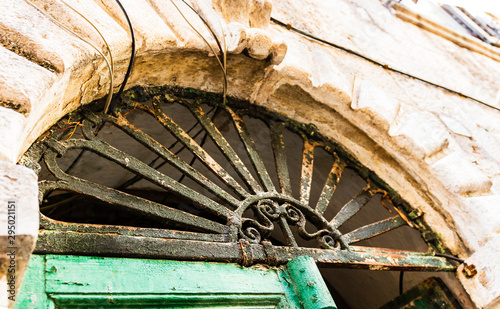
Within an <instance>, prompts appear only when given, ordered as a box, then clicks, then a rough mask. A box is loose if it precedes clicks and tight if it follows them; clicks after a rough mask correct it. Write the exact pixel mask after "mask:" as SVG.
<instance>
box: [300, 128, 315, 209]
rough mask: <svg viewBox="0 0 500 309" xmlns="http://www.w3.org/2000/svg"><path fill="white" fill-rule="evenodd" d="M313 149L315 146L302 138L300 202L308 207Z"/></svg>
mask: <svg viewBox="0 0 500 309" xmlns="http://www.w3.org/2000/svg"><path fill="white" fill-rule="evenodd" d="M314 147H315V145H314V144H313V143H310V142H309V141H308V140H307V139H305V137H304V147H303V150H302V171H301V175H300V202H301V203H302V204H304V205H309V197H310V195H311V185H312V178H313V163H314Z"/></svg>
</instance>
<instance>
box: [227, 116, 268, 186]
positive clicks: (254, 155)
mask: <svg viewBox="0 0 500 309" xmlns="http://www.w3.org/2000/svg"><path fill="white" fill-rule="evenodd" d="M226 110H227V111H228V113H229V114H230V115H231V117H232V118H233V123H234V125H235V127H236V130H237V131H238V134H239V136H240V138H241V141H242V142H243V143H244V144H245V148H246V150H247V153H248V156H249V158H250V160H251V161H252V165H253V167H254V168H255V170H256V171H257V175H258V176H259V179H260V181H261V182H262V183H263V184H264V187H265V189H266V191H268V192H272V191H276V188H275V187H274V184H273V181H272V180H271V177H269V173H268V172H267V169H266V166H265V164H264V161H262V158H261V157H260V154H259V151H258V149H257V146H256V145H255V142H254V140H253V139H252V136H251V135H250V132H248V129H247V127H246V125H245V122H244V121H243V119H242V118H241V117H240V115H238V114H237V113H235V112H234V111H233V110H232V109H230V108H226Z"/></svg>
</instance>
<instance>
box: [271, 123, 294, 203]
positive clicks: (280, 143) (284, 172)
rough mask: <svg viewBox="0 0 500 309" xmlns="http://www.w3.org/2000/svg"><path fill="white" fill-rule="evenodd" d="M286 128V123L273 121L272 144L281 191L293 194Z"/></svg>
mask: <svg viewBox="0 0 500 309" xmlns="http://www.w3.org/2000/svg"><path fill="white" fill-rule="evenodd" d="M284 128H285V124H284V123H282V122H272V123H271V145H272V147H273V152H274V162H275V164H276V172H277V173H278V179H279V182H280V187H281V192H282V193H285V194H288V195H290V196H291V195H292V185H291V183H290V173H289V171H288V161H287V156H286V150H285V142H284V140H283V130H284Z"/></svg>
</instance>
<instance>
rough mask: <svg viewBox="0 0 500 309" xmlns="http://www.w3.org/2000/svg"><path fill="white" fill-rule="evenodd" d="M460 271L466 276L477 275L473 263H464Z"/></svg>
mask: <svg viewBox="0 0 500 309" xmlns="http://www.w3.org/2000/svg"><path fill="white" fill-rule="evenodd" d="M462 271H463V273H464V275H465V276H466V277H467V278H473V277H474V276H475V275H477V269H476V265H474V264H464V269H463V270H462Z"/></svg>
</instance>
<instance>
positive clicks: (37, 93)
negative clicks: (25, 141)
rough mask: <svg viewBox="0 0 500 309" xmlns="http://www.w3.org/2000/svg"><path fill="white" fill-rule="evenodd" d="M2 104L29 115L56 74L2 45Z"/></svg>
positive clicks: (0, 58)
mask: <svg viewBox="0 0 500 309" xmlns="http://www.w3.org/2000/svg"><path fill="white" fill-rule="evenodd" d="M0 63H1V65H0V106H3V107H7V108H11V109H13V110H15V111H18V112H20V113H22V114H24V115H29V113H30V112H31V109H32V105H33V103H34V102H36V101H37V100H39V99H40V97H41V96H42V94H43V92H44V90H45V89H46V88H48V87H49V85H50V84H52V83H53V82H54V79H55V77H56V74H54V73H52V72H50V71H49V70H47V69H45V68H43V67H41V66H39V65H37V64H36V63H33V62H32V61H29V60H28V59H26V58H23V57H21V56H19V55H17V54H16V53H14V52H12V51H10V50H7V49H5V48H4V47H2V46H0Z"/></svg>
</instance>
